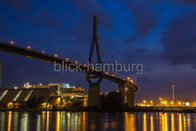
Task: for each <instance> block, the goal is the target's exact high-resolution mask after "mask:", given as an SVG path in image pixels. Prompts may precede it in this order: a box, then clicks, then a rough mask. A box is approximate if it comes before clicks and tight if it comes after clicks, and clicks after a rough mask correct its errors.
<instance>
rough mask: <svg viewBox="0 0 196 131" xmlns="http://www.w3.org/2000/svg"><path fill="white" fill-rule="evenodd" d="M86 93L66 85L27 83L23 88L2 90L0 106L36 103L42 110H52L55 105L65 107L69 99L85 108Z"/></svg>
mask: <svg viewBox="0 0 196 131" xmlns="http://www.w3.org/2000/svg"><path fill="white" fill-rule="evenodd" d="M84 93H85V90H84V89H83V88H77V87H75V86H69V84H66V83H50V84H48V85H42V84H38V85H30V84H29V83H26V84H24V87H23V88H17V87H15V88H12V89H11V88H1V89H0V106H1V108H19V107H27V105H28V104H29V103H31V102H33V101H36V103H40V107H42V108H52V107H53V106H54V105H55V106H57V107H63V106H65V105H66V104H67V103H68V102H66V100H67V99H69V100H73V99H74V100H75V101H78V102H80V103H81V104H82V105H83V106H87V101H88V96H87V95H85V94H84ZM69 102H70V101H69ZM34 103H35V102H34Z"/></svg>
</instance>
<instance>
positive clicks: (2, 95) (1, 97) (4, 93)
mask: <svg viewBox="0 0 196 131" xmlns="http://www.w3.org/2000/svg"><path fill="white" fill-rule="evenodd" d="M7 92H8V90H5V91H4V92H3V93H2V94H1V96H0V101H1V100H2V99H3V97H4V96H5V95H6V94H7Z"/></svg>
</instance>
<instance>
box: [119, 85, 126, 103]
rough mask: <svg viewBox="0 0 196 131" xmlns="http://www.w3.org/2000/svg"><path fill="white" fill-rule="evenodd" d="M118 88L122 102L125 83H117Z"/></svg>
mask: <svg viewBox="0 0 196 131" xmlns="http://www.w3.org/2000/svg"><path fill="white" fill-rule="evenodd" d="M118 90H119V92H120V94H121V99H122V102H123V104H124V99H125V85H124V84H119V85H118Z"/></svg>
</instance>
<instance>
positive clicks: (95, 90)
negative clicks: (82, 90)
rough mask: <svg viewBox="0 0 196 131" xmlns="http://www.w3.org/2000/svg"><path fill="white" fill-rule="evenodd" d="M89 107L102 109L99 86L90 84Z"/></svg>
mask: <svg viewBox="0 0 196 131" xmlns="http://www.w3.org/2000/svg"><path fill="white" fill-rule="evenodd" d="M88 106H89V107H97V108H101V102H100V86H99V84H90V85H89V91H88Z"/></svg>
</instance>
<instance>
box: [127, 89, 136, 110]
mask: <svg viewBox="0 0 196 131" xmlns="http://www.w3.org/2000/svg"><path fill="white" fill-rule="evenodd" d="M134 102H135V91H134V89H133V88H129V89H128V91H127V104H128V106H129V107H134Z"/></svg>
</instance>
